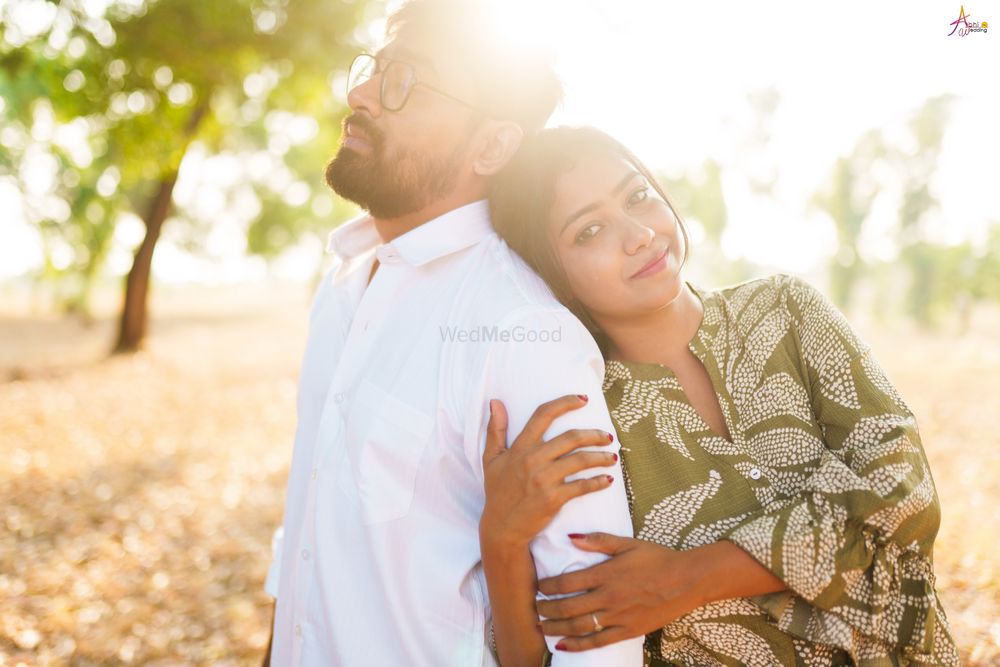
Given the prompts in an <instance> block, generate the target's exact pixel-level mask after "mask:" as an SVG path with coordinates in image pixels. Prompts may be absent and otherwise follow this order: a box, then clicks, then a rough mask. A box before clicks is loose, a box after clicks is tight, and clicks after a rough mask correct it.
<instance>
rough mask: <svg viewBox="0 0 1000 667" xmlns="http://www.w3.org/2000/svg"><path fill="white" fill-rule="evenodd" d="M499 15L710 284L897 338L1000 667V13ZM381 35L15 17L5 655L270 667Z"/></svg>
mask: <svg viewBox="0 0 1000 667" xmlns="http://www.w3.org/2000/svg"><path fill="white" fill-rule="evenodd" d="M873 5H874V6H873ZM392 6H393V4H392V3H390V4H389V8H391V7H392ZM502 10H503V11H502V18H503V19H504V20H502V21H499V22H498V23H497V30H498V31H504V32H505V34H507V35H508V37H509V38H510V39H514V40H518V39H530V40H532V41H538V40H542V41H545V42H548V43H549V44H550V45H551V47H552V49H553V52H554V53H555V55H556V58H557V66H558V68H559V71H560V73H561V75H562V77H563V80H564V83H565V87H566V92H567V94H566V99H565V103H564V105H563V106H562V108H561V109H560V110H559V111H558V112H557V114H556V117H555V118H554V119H553V123H555V124H592V125H596V126H599V127H601V128H603V129H605V130H607V131H609V132H610V133H612V134H613V135H615V136H617V137H618V138H620V139H621V140H623V141H624V142H625V143H626V144H627V145H629V146H630V147H631V148H632V149H633V150H634V151H635V152H636V153H637V154H639V156H640V157H641V158H642V159H643V160H644V161H646V162H648V163H649V165H650V166H651V167H653V168H654V169H655V170H656V171H657V172H658V173H659V174H661V176H662V179H663V182H664V184H665V185H666V186H667V189H668V191H669V192H670V194H671V195H672V196H673V197H674V199H675V200H676V203H677V204H678V205H679V207H680V209H681V211H682V213H683V214H684V215H685V216H686V218H687V220H688V224H689V227H690V229H691V232H692V238H693V242H694V252H693V256H692V263H691V271H690V277H691V278H692V279H693V280H694V281H695V282H697V283H698V284H701V285H703V286H706V287H709V286H719V285H724V284H730V283H733V282H736V281H740V280H744V279H748V278H753V277H757V276H762V275H767V274H770V273H773V272H775V271H783V272H789V273H795V274H797V275H801V276H803V277H805V278H806V279H808V280H810V281H812V282H813V283H814V284H816V285H817V286H819V287H820V288H821V289H823V290H824V291H825V292H826V293H827V294H828V295H830V297H831V298H833V299H834V300H835V301H836V302H837V303H838V305H839V306H840V307H841V308H842V309H844V311H845V312H846V313H847V314H848V316H849V318H850V319H851V321H852V322H853V323H854V324H855V326H856V327H857V328H858V329H859V330H860V331H861V332H862V334H863V336H864V337H865V338H866V339H867V340H868V341H869V343H870V344H871V345H872V346H873V348H874V349H875V351H876V354H877V356H878V358H879V359H880V361H881V362H882V364H883V365H884V366H885V367H886V369H887V372H888V373H889V376H890V377H891V378H892V379H893V380H894V381H895V382H896V384H897V385H898V386H899V388H900V390H901V392H902V394H903V396H904V397H905V398H906V399H907V401H908V403H909V404H910V407H911V408H912V409H913V411H914V412H915V414H916V415H917V418H918V421H919V423H920V427H921V434H922V437H923V440H924V446H925V449H926V451H927V454H928V457H929V459H930V461H931V465H932V470H933V474H934V478H935V481H936V483H937V487H938V491H939V494H940V497H941V501H942V505H943V514H944V516H943V520H942V526H941V531H940V534H939V537H938V542H937V546H936V551H935V560H936V569H937V575H938V582H937V583H938V589H939V591H940V593H941V596H942V599H943V601H944V605H945V608H946V610H947V612H948V615H949V619H950V621H951V624H952V628H953V631H954V634H955V636H956V639H957V640H958V643H959V645H960V647H961V651H962V655H963V659H964V660H965V662H966V663H967V664H970V665H987V664H1000V580H998V577H1000V556H998V555H997V552H996V545H997V539H996V529H995V525H996V524H997V523H998V522H1000V503H998V501H1000V436H998V435H997V426H996V420H997V417H998V415H1000V391H998V389H1000V383H998V381H997V379H996V378H997V375H998V373H1000V344H998V341H1000V308H998V301H1000V191H998V190H1000V189H998V187H997V185H998V183H1000V124H998V122H997V119H1000V91H998V88H997V85H996V81H997V71H996V68H997V63H1000V58H998V57H997V56H998V54H1000V43H998V39H1000V35H998V34H997V32H996V31H997V29H996V28H993V29H990V28H989V24H990V23H992V22H996V25H997V26H998V27H1000V5H997V4H996V3H995V2H989V1H986V0H978V1H975V0H974V2H973V3H972V4H970V3H968V2H966V3H965V4H964V5H963V4H958V3H953V2H952V0H941V1H939V0H934V1H933V2H926V3H906V2H901V1H896V2H881V3H860V2H839V3H825V4H824V5H822V6H819V5H816V4H813V5H811V6H806V5H803V4H802V3H793V2H773V3H737V2H720V3H712V4H711V5H706V4H704V3H684V4H683V5H682V4H675V3H661V2H654V1H652V0H650V1H648V2H640V1H639V0H615V1H611V0H606V1H598V0H576V1H574V2H570V1H569V0H565V1H557V0H548V1H539V2H527V0H525V1H523V2H522V1H515V0H508V1H507V2H504V3H502ZM385 12H386V4H385V3H383V2H370V1H365V0H353V1H347V0H340V1H337V2H331V1H330V0H211V1H206V0H158V1H156V0H58V1H56V0H0V666H3V667H6V666H7V665H11V666H13V665H21V664H25V665H35V664H38V665H49V664H52V665H55V664H73V665H126V664H144V665H204V664H213V665H244V664H246V665H250V664H258V663H259V660H260V658H261V655H262V653H263V650H264V647H265V645H266V643H267V637H268V631H269V622H270V602H269V599H268V598H267V596H266V595H265V594H264V593H263V590H262V584H263V580H264V575H265V572H266V568H267V565H268V563H269V561H270V538H271V532H272V530H273V529H274V527H275V526H276V525H277V524H278V523H279V522H280V520H281V512H282V509H283V503H284V484H285V479H286V474H287V468H288V464H289V462H290V456H291V444H292V438H293V434H294V428H295V392H296V379H297V376H298V366H299V361H300V356H301V353H302V349H303V345H304V341H305V324H306V315H307V309H308V304H309V299H310V297H311V293H312V289H313V286H314V285H315V281H316V280H317V278H318V276H320V275H322V271H323V269H324V267H325V265H326V264H325V258H324V255H323V252H322V246H323V239H324V237H325V235H326V234H327V233H328V232H329V230H331V229H332V228H334V227H335V226H336V225H338V224H340V223H342V222H343V221H345V220H346V219H349V218H350V217H351V216H352V215H354V213H355V211H354V209H353V208H351V206H350V205H349V204H347V203H345V202H343V201H340V200H338V199H336V198H335V197H334V196H333V195H332V194H331V193H330V192H329V191H328V190H327V189H326V187H325V185H324V184H323V178H322V173H323V167H324V165H325V163H326V161H327V160H328V159H329V157H330V156H332V154H333V153H334V152H335V150H336V147H337V144H338V140H339V135H340V121H341V119H342V118H343V116H344V115H345V97H346V95H345V91H344V83H345V81H344V80H345V77H346V71H345V70H346V67H347V66H348V64H349V62H350V60H351V58H352V57H353V55H354V54H355V53H356V52H358V51H360V50H365V49H370V48H372V47H373V46H377V44H378V40H379V38H380V37H381V34H382V29H383V25H384V24H383V17H384V15H385ZM960 12H961V13H962V14H964V15H965V16H966V20H967V26H968V27H971V28H975V27H980V28H982V27H984V26H985V27H986V29H985V30H971V31H969V32H968V33H967V34H963V33H965V27H966V24H959V25H957V26H956V25H955V24H953V22H955V21H956V20H958V19H959V17H960V16H961V15H962V14H960ZM955 28H958V30H955V32H954V33H953V34H950V33H952V31H953V29H955Z"/></svg>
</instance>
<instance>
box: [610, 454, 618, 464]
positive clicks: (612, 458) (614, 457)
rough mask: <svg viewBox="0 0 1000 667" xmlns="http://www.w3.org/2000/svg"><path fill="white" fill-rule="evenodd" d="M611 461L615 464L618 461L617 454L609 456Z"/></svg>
mask: <svg viewBox="0 0 1000 667" xmlns="http://www.w3.org/2000/svg"><path fill="white" fill-rule="evenodd" d="M611 460H612V461H615V462H617V461H618V455H617V454H612V455H611Z"/></svg>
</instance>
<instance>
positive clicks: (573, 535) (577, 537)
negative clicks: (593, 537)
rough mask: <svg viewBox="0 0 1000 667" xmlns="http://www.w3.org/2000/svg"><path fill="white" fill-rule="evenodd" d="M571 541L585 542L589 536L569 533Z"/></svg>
mask: <svg viewBox="0 0 1000 667" xmlns="http://www.w3.org/2000/svg"><path fill="white" fill-rule="evenodd" d="M569 539H571V540H585V539H587V536H586V535H584V534H583V533H569Z"/></svg>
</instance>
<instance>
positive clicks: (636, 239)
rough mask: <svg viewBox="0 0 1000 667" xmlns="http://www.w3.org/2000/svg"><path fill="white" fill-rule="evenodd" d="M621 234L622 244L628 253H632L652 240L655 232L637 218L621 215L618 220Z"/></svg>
mask: <svg viewBox="0 0 1000 667" xmlns="http://www.w3.org/2000/svg"><path fill="white" fill-rule="evenodd" d="M619 229H620V230H621V231H620V233H621V235H622V246H623V248H624V249H625V252H626V253H628V254H629V255H634V254H636V253H637V252H639V251H640V250H642V249H643V248H645V247H647V246H648V245H649V244H650V243H652V242H653V238H654V237H655V236H656V232H655V231H654V230H653V229H652V228H651V227H647V226H646V225H644V224H643V223H641V222H639V221H638V220H634V219H632V218H631V217H629V216H627V215H626V216H622V218H621V220H620V221H619Z"/></svg>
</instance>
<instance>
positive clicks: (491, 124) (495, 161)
mask: <svg viewBox="0 0 1000 667" xmlns="http://www.w3.org/2000/svg"><path fill="white" fill-rule="evenodd" d="M484 129H485V132H484V135H483V140H482V143H481V144H480V146H481V148H480V150H479V152H478V153H477V154H476V156H475V159H474V160H473V161H472V170H473V171H474V172H475V173H476V175H477V176H492V175H493V174H495V173H497V172H498V171H500V170H501V169H503V167H504V165H506V164H507V163H508V162H509V161H510V159H511V158H512V157H514V153H516V152H517V149H518V148H520V146H521V140H522V139H523V138H524V130H522V129H521V126H520V125H518V124H517V123H514V122H511V121H507V120H502V121H497V120H490V121H487V126H486V128H484Z"/></svg>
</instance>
